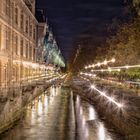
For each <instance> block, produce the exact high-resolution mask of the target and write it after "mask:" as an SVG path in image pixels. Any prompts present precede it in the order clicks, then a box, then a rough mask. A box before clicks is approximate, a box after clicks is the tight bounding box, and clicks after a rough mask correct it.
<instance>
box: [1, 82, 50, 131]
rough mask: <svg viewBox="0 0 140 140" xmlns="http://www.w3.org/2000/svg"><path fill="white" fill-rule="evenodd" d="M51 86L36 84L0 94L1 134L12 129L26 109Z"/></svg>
mask: <svg viewBox="0 0 140 140" xmlns="http://www.w3.org/2000/svg"><path fill="white" fill-rule="evenodd" d="M49 86H50V85H49V84H44V85H43V84H34V85H29V86H24V87H19V88H13V89H11V90H8V91H3V93H1V94H0V133H2V132H4V131H6V130H7V129H9V128H10V127H12V126H13V124H14V122H15V121H17V120H18V119H20V118H21V116H22V114H23V111H24V107H25V106H26V105H27V104H28V103H29V102H31V101H32V100H33V99H34V98H35V97H37V96H38V95H40V94H41V93H43V92H44V91H45V90H46V89H47V88H48V87H49Z"/></svg>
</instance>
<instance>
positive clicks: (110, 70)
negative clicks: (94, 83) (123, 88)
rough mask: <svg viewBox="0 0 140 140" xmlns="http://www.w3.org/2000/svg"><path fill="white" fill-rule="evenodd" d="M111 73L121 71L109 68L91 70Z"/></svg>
mask: <svg viewBox="0 0 140 140" xmlns="http://www.w3.org/2000/svg"><path fill="white" fill-rule="evenodd" d="M112 71H118V72H120V71H121V70H120V69H111V68H108V69H98V70H91V72H112Z"/></svg>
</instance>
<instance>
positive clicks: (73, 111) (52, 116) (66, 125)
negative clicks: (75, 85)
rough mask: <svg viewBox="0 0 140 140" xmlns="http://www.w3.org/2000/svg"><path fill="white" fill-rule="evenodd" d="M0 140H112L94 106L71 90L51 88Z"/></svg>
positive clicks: (32, 104) (28, 107) (36, 100)
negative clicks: (74, 94)
mask: <svg viewBox="0 0 140 140" xmlns="http://www.w3.org/2000/svg"><path fill="white" fill-rule="evenodd" d="M0 139H1V140H75V139H76V140H114V139H113V138H112V134H110V133H109V132H108V131H107V129H106V127H105V125H104V123H103V122H101V121H100V120H99V119H98V115H97V112H96V111H95V109H94V107H93V106H91V105H90V104H88V103H87V102H85V101H83V100H81V99H80V97H79V96H76V97H74V96H73V93H72V91H70V90H69V89H65V88H61V87H54V86H53V87H51V88H50V89H49V90H48V91H46V93H43V94H42V95H41V96H39V97H38V98H36V99H35V100H34V101H32V103H31V104H30V105H28V106H27V109H26V114H25V117H24V118H23V119H21V120H20V121H19V122H18V124H17V125H16V126H14V127H13V128H12V129H11V130H9V131H8V132H6V133H5V134H3V135H2V136H1V138H0Z"/></svg>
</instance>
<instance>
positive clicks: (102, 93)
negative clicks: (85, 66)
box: [90, 84, 123, 108]
mask: <svg viewBox="0 0 140 140" xmlns="http://www.w3.org/2000/svg"><path fill="white" fill-rule="evenodd" d="M90 88H91V89H94V90H96V91H97V92H98V93H100V94H101V95H102V96H104V97H105V98H107V99H108V100H109V101H110V102H112V103H114V104H116V105H117V106H118V107H119V108H121V107H123V105H122V104H120V103H118V102H116V101H115V100H114V99H113V98H112V97H109V96H107V95H106V94H105V92H102V91H100V90H99V89H97V88H96V86H95V85H93V84H92V85H91V86H90Z"/></svg>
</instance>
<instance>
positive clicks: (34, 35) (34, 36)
mask: <svg viewBox="0 0 140 140" xmlns="http://www.w3.org/2000/svg"><path fill="white" fill-rule="evenodd" d="M33 32H34V34H33V39H34V40H35V39H36V28H34V31H33Z"/></svg>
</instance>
